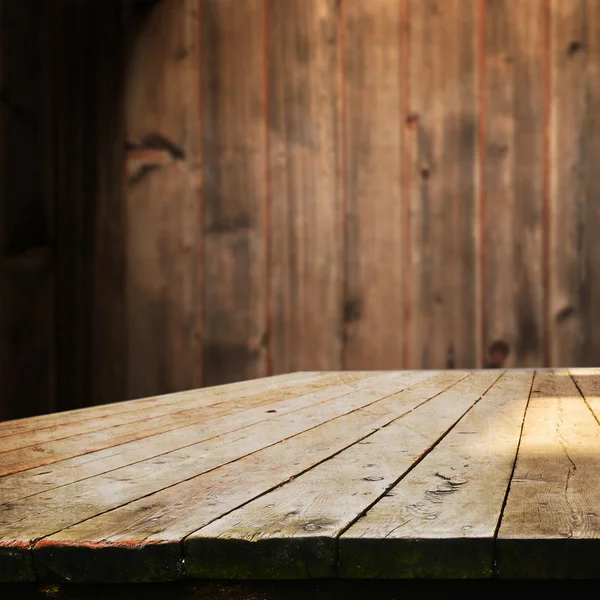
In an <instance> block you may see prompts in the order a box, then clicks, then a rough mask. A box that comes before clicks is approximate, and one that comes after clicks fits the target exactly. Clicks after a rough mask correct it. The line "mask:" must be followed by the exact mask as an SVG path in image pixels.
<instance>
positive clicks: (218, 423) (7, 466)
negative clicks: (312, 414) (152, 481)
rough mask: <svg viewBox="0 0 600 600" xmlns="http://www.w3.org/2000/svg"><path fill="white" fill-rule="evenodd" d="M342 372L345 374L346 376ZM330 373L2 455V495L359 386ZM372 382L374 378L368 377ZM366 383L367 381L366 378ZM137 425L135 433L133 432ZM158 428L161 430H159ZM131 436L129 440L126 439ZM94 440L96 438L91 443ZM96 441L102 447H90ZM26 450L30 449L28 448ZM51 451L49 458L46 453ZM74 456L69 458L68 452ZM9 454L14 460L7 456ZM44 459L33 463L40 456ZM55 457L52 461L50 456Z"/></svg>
mask: <svg viewBox="0 0 600 600" xmlns="http://www.w3.org/2000/svg"><path fill="white" fill-rule="evenodd" d="M345 378H346V377H344V379H345ZM336 379H337V377H336V376H334V377H331V378H330V379H328V380H325V381H324V382H321V383H320V384H314V385H306V386H304V387H303V388H302V391H300V390H299V389H298V388H297V387H295V388H292V389H286V388H285V387H283V386H282V387H281V388H280V389H279V390H278V391H277V393H265V394H261V395H259V396H245V397H242V398H240V399H231V400H230V401H228V402H225V403H220V404H218V405H216V404H211V405H209V406H205V407H201V408H199V409H198V410H197V411H194V412H192V411H186V413H185V414H183V415H177V416H176V417H174V418H173V419H170V418H164V420H163V421H162V422H159V423H157V424H156V425H155V426H154V428H150V427H149V424H148V423H143V424H135V425H134V427H135V428H134V429H133V432H134V433H132V432H131V431H130V430H131V428H127V431H125V432H121V429H122V428H120V427H115V428H114V429H113V431H111V432H110V433H109V435H107V434H106V432H100V435H98V436H97V437H96V439H95V438H94V436H93V435H90V434H86V435H84V436H75V437H74V438H71V439H68V440H63V441H61V442H57V443H55V444H46V445H44V446H43V447H41V449H42V450H43V452H40V447H37V451H36V448H35V447H34V448H32V449H31V451H23V450H22V451H20V452H19V451H17V452H13V453H7V454H5V455H0V468H1V469H2V471H1V472H4V473H7V472H11V471H17V470H19V469H25V468H28V469H27V470H24V471H19V472H15V473H14V474H12V475H4V476H3V477H2V478H1V479H0V500H1V501H2V502H13V501H14V500H16V499H17V498H25V497H27V496H31V495H34V494H38V493H42V492H47V491H49V490H51V489H53V488H56V487H59V486H63V485H67V484H69V483H74V482H76V481H81V480H83V479H88V478H89V477H93V476H95V475H99V474H102V473H106V472H108V471H112V470H115V469H118V468H121V467H124V466H127V465H131V464H134V463H137V462H140V461H142V460H147V459H149V458H153V457H156V456H159V455H162V454H165V453H167V452H171V451H173V450H179V449H181V448H184V447H185V446H190V445H192V444H197V443H199V442H202V441H205V440H208V439H212V438H215V437H217V436H219V435H222V434H224V433H228V432H230V431H236V430H239V429H242V428H244V427H248V426H250V425H254V424H256V423H260V422H262V421H266V420H268V419H270V418H275V417H277V416H281V415H283V414H286V413H290V412H294V411H296V410H299V409H302V408H305V407H307V406H312V405H316V404H320V403H321V402H326V401H327V400H329V399H332V398H337V397H339V396H342V395H345V394H348V392H352V391H354V389H359V390H360V389H361V387H364V385H362V384H360V383H359V381H360V378H359V377H356V374H352V375H351V376H350V377H349V378H348V381H347V382H346V383H341V382H340V383H338V382H337V381H336ZM372 381H373V384H376V381H377V379H376V378H373V379H372ZM365 385H366V386H369V385H371V383H370V382H369V381H366V382H365ZM136 428H137V433H135V431H136ZM161 430H162V431H163V433H160V432H161ZM128 440H130V441H128ZM94 443H95V444H94ZM94 447H100V448H105V449H104V450H96V451H94V450H93V448H94ZM27 450H29V449H27ZM47 456H49V457H50V458H46V457H47ZM70 456H72V458H68V457H70ZM11 459H12V462H10V461H11ZM44 460H46V461H48V462H47V463H46V464H44V465H42V466H40V467H38V468H31V467H32V465H35V464H39V462H40V461H44ZM51 461H54V462H51Z"/></svg>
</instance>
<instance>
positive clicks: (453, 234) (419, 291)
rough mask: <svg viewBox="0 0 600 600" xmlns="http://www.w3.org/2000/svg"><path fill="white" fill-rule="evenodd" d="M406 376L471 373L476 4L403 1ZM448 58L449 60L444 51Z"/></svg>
mask: <svg viewBox="0 0 600 600" xmlns="http://www.w3.org/2000/svg"><path fill="white" fill-rule="evenodd" d="M408 7H409V19H410V21H409V26H410V38H409V48H408V51H409V60H410V62H409V78H410V79H409V86H410V91H409V118H410V123H411V132H410V135H409V136H408V141H407V144H408V146H407V152H408V155H409V156H408V157H409V160H410V164H411V166H412V167H411V168H412V175H411V182H410V187H409V193H410V213H411V221H410V243H411V260H410V264H411V267H410V268H411V272H412V273H413V274H414V277H413V278H412V279H411V289H410V314H411V319H410V329H409V333H408V335H409V339H410V340H411V343H410V353H409V356H408V357H407V364H408V366H409V368H413V367H414V366H416V365H419V368H453V367H460V368H463V367H466V368H472V367H474V366H477V364H478V360H479V357H478V356H477V353H476V348H477V347H478V342H479V340H480V339H481V336H480V335H479V332H478V327H479V326H478V324H477V323H474V322H473V318H474V315H475V314H476V298H477V297H478V292H477V284H476V283H475V282H476V273H477V265H476V256H477V247H478V238H477V234H476V232H475V227H474V218H475V214H476V189H475V188H476V186H475V182H476V169H477V165H476V163H477V161H476V151H477V115H478V109H477V99H476V77H475V76H476V57H477V51H476V47H477V43H476V42H477V33H476V32H477V23H476V17H477V3H476V2H463V1H462V0H410V1H409V4H408ZM450 48H451V49H452V51H449V49H450Z"/></svg>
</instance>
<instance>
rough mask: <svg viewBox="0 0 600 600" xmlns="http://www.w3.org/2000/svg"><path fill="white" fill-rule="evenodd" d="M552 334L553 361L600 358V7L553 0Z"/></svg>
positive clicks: (582, 362)
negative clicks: (598, 161) (599, 169)
mask: <svg viewBox="0 0 600 600" xmlns="http://www.w3.org/2000/svg"><path fill="white" fill-rule="evenodd" d="M550 27H551V31H550V35H551V37H550V68H551V97H550V101H551V122H550V173H551V182H550V183H551V189H550V224H549V226H550V230H549V235H550V269H549V272H550V276H551V279H550V290H549V303H550V304H549V305H550V315H549V317H550V336H551V340H552V343H551V364H552V365H553V366H557V367H569V366H572V367H587V366H590V367H591V366H594V365H597V364H598V360H599V359H600V333H599V332H598V330H597V328H596V327H595V323H597V322H598V319H599V318H600V312H599V311H600V308H599V307H600V295H599V294H600V284H599V283H598V279H599V275H600V271H599V267H598V262H597V259H596V257H598V256H599V252H600V240H599V239H598V236H597V235H596V234H595V232H596V231H597V230H598V227H599V226H600V205H599V203H598V201H597V197H598V193H599V192H600V187H599V184H598V182H597V177H596V173H595V169H594V159H593V157H594V156H597V155H598V152H599V151H600V146H599V144H600V142H599V140H600V118H599V116H598V108H599V107H600V83H599V82H598V76H599V74H600V44H599V42H598V40H599V34H600V6H599V5H598V3H597V2H594V1H593V0H591V1H586V0H566V1H565V2H561V0H552V1H551V2H550Z"/></svg>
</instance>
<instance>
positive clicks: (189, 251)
mask: <svg viewBox="0 0 600 600" xmlns="http://www.w3.org/2000/svg"><path fill="white" fill-rule="evenodd" d="M198 29H199V16H198V3H197V2H195V1H194V0H172V1H169V2H158V3H156V4H154V5H153V8H152V9H151V11H150V14H149V15H148V16H147V17H146V21H145V22H144V25H143V27H141V28H140V29H139V31H138V35H137V36H136V37H134V44H133V47H132V49H131V56H130V58H129V61H128V65H127V73H126V77H127V99H126V134H127V142H128V144H129V148H130V153H133V152H135V151H136V150H144V151H147V150H158V151H160V153H161V157H162V158H161V159H160V160H159V161H158V162H156V161H153V160H150V158H148V162H145V161H144V160H142V161H141V163H137V162H132V161H130V158H131V156H132V155H131V154H129V153H128V165H127V167H128V169H127V171H128V185H127V190H126V199H125V203H126V204H125V206H126V209H125V210H126V214H127V229H126V240H127V244H126V256H127V263H126V269H127V287H126V306H127V317H126V322H127V327H128V331H127V334H128V345H127V361H128V362H127V365H128V366H127V372H128V386H127V394H128V397H129V398H132V397H133V398H135V397H140V396H149V395H153V394H161V393H167V392H175V391H179V390H182V389H189V388H197V387H199V386H200V385H201V381H202V364H203V361H202V339H201V333H202V310H203V308H202V307H203V303H202V289H203V288H202V261H201V256H200V255H199V253H198V248H199V247H200V246H201V244H202V239H203V236H202V203H201V196H200V184H201V177H200V175H201V164H200V136H199V123H200V115H199V110H200V108H199V107H200V75H199V74H200V60H201V59H200V47H199V44H200V41H199V32H198Z"/></svg>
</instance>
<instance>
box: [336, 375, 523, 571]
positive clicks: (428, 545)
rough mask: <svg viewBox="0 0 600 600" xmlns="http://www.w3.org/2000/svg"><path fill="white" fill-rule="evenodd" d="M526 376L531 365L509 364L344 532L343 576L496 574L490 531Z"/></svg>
mask: <svg viewBox="0 0 600 600" xmlns="http://www.w3.org/2000/svg"><path fill="white" fill-rule="evenodd" d="M532 381H533V371H514V372H507V373H506V374H505V375H504V376H503V377H502V378H501V379H500V380H499V381H498V383H496V385H495V386H494V387H493V388H492V389H491V390H490V391H489V392H488V393H487V394H486V395H485V396H484V397H483V398H482V400H481V401H480V402H479V403H478V404H476V405H475V406H474V407H473V408H472V409H471V410H470V411H469V412H468V413H467V414H466V416H464V417H463V418H462V419H461V420H460V422H459V423H458V424H457V425H456V426H455V427H453V428H452V430H451V431H450V432H449V433H448V435H447V436H446V437H445V438H444V439H443V440H442V441H441V442H440V443H439V444H438V445H437V446H436V447H435V448H434V449H433V450H432V451H431V452H430V453H429V454H428V455H427V456H426V457H425V459H424V460H423V461H422V462H420V463H419V464H418V465H417V466H416V467H415V468H414V469H413V470H411V471H410V472H409V473H408V475H407V476H406V477H404V478H403V479H402V480H401V481H400V482H399V483H398V484H397V485H396V486H395V487H393V488H392V489H391V490H390V492H389V493H388V494H386V496H385V497H384V498H382V499H381V500H379V502H377V504H375V506H374V507H373V508H371V509H370V510H369V511H368V512H367V514H366V515H365V516H364V517H363V518H362V519H360V520H359V521H357V522H356V524H354V525H353V526H352V527H351V528H350V529H349V530H348V531H347V532H346V533H344V535H342V537H341V538H340V562H341V576H343V577H352V578H384V579H388V578H389V579H394V578H441V579H454V578H459V579H465V578H485V577H493V576H494V536H495V532H496V529H497V527H498V523H499V520H500V515H501V511H502V507H503V503H504V499H505V498H506V494H507V489H508V485H509V483H510V479H511V475H512V470H513V467H514V464H515V459H516V455H517V448H518V444H519V438H520V435H521V427H522V425H523V418H524V415H525V410H526V406H527V401H528V398H529V393H530V390H531V384H532ZM436 418H437V417H436ZM424 429H426V425H424V424H422V423H420V424H419V426H418V427H417V428H414V430H415V431H418V432H419V433H422V432H423V430H424Z"/></svg>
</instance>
